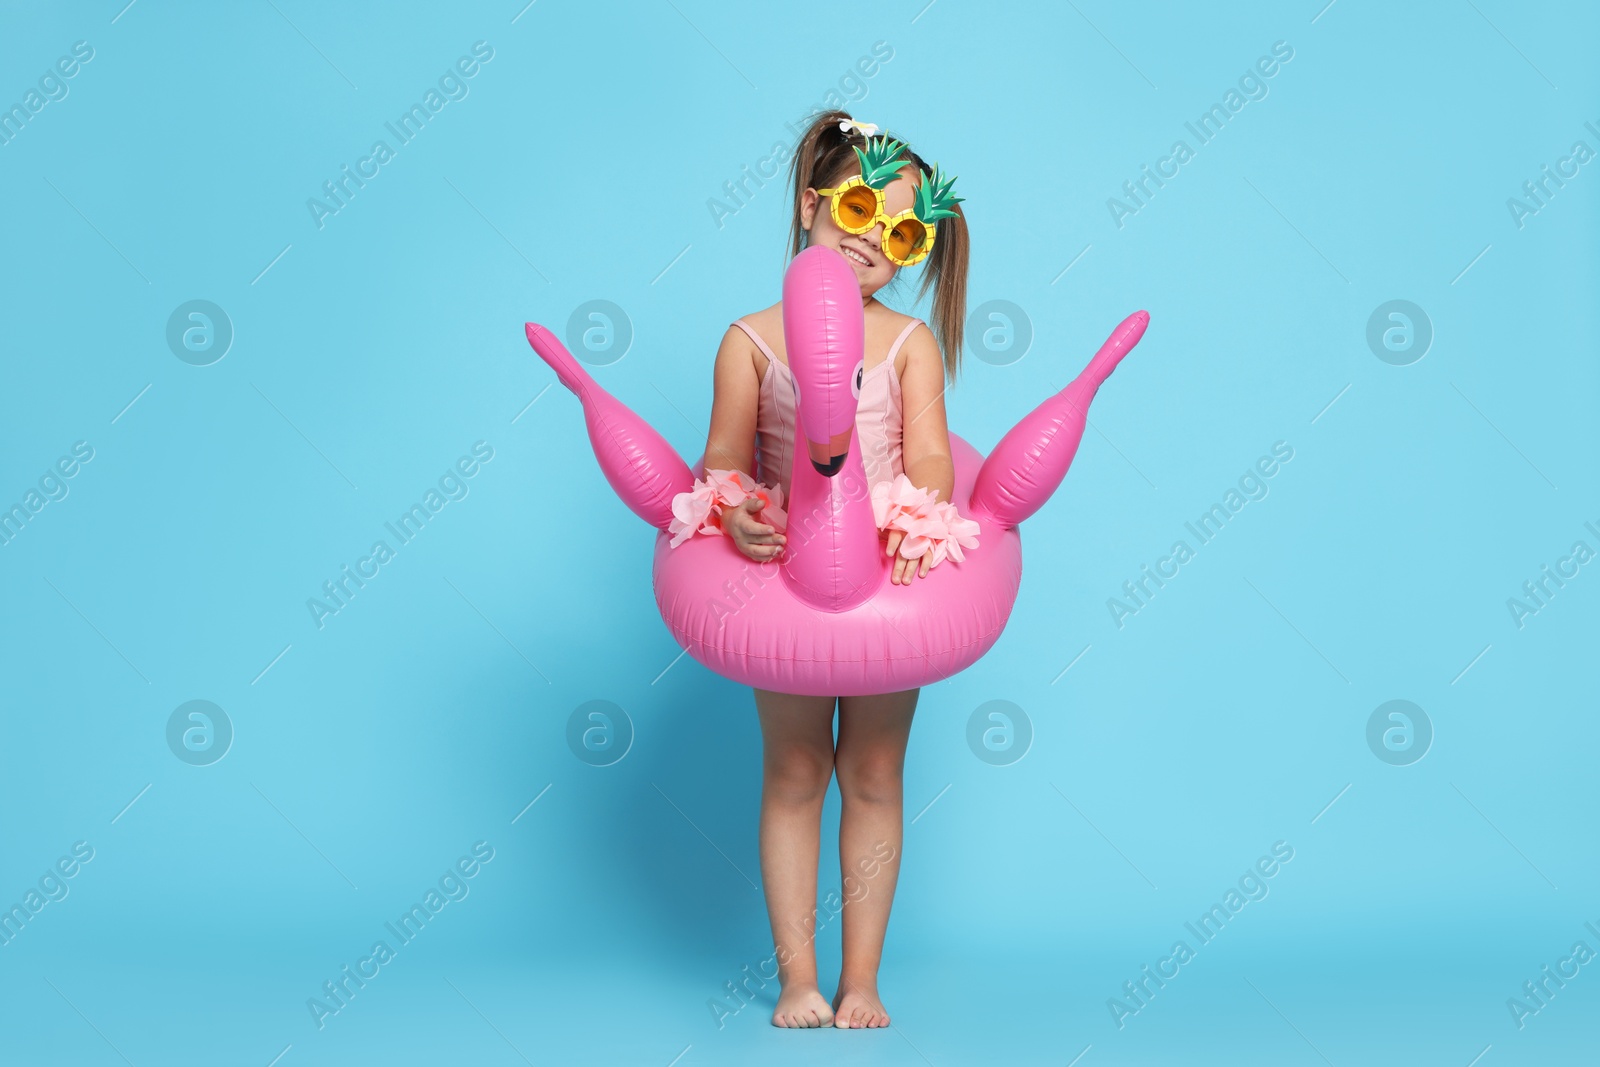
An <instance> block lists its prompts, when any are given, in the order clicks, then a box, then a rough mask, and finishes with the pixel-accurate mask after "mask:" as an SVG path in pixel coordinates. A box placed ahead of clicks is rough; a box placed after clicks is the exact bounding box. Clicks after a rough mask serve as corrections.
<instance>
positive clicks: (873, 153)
mask: <svg viewBox="0 0 1600 1067" xmlns="http://www.w3.org/2000/svg"><path fill="white" fill-rule="evenodd" d="M905 150H906V146H905V142H904V141H895V140H891V139H890V138H888V137H869V138H867V147H866V150H865V151H863V150H862V149H860V148H857V149H856V158H857V159H859V160H861V180H862V181H864V182H866V183H867V186H868V188H872V189H882V188H883V187H884V186H885V185H888V184H889V183H890V182H892V181H894V180H895V179H896V178H898V177H900V169H901V168H902V167H904V166H905V165H906V162H907V161H906V160H905V159H902V158H901V155H902V154H903V153H904V152H905Z"/></svg>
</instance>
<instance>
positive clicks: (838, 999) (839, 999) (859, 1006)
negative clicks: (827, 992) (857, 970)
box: [833, 978, 889, 1029]
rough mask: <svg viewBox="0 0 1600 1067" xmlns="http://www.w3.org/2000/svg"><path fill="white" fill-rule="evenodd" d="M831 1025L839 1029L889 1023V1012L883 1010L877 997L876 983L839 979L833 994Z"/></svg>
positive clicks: (881, 1003)
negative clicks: (837, 989) (835, 991)
mask: <svg viewBox="0 0 1600 1067" xmlns="http://www.w3.org/2000/svg"><path fill="white" fill-rule="evenodd" d="M833 1011H834V1020H833V1025H834V1026H837V1027H839V1028H840V1029H845V1028H850V1029H860V1028H862V1027H878V1026H888V1025H889V1013H888V1012H886V1011H884V1010H883V1002H882V1001H880V1000H879V999H878V987H877V984H876V983H871V984H869V983H864V982H854V981H846V980H845V979H843V978H841V979H839V991H838V992H837V993H835V994H834V995H833Z"/></svg>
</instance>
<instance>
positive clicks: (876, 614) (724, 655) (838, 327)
mask: <svg viewBox="0 0 1600 1067" xmlns="http://www.w3.org/2000/svg"><path fill="white" fill-rule="evenodd" d="M1149 321H1150V316H1149V315H1148V314H1146V313H1145V312H1143V311H1139V312H1135V313H1134V314H1132V315H1130V316H1128V318H1127V319H1125V320H1124V321H1123V322H1122V324H1121V325H1120V326H1118V327H1117V328H1116V330H1115V331H1113V332H1112V334H1111V337H1110V338H1109V339H1108V340H1107V341H1106V343H1105V344H1104V345H1103V346H1102V347H1101V349H1100V351H1099V352H1098V353H1096V354H1095V356H1094V358H1093V359H1091V360H1090V361H1089V365H1088V366H1087V367H1086V368H1085V369H1084V371H1083V372H1082V373H1081V374H1080V375H1078V377H1077V378H1076V379H1074V380H1073V381H1072V382H1071V384H1069V385H1068V386H1067V387H1066V388H1065V389H1063V390H1061V392H1059V393H1057V394H1055V395H1054V396H1052V397H1050V398H1049V399H1048V400H1046V401H1045V402H1044V403H1043V404H1040V405H1039V407H1037V408H1036V409H1034V411H1033V412H1032V413H1031V414H1029V415H1028V416H1026V417H1025V418H1023V419H1022V421H1021V422H1019V423H1017V424H1016V426H1014V427H1012V429H1011V430H1010V431H1009V432H1008V433H1007V434H1006V435H1005V436H1004V437H1003V438H1002V439H1001V441H1000V443H999V444H998V445H996V446H995V448H994V451H993V452H992V453H991V454H990V456H989V458H988V459H987V460H985V459H984V458H983V456H982V455H980V454H979V452H978V451H977V450H976V449H975V448H973V447H972V446H971V445H970V444H968V443H967V442H966V441H964V440H962V439H961V438H960V437H958V436H957V435H955V434H953V433H952V434H951V435H950V451H951V457H952V459H953V460H954V465H955V491H954V493H953V494H952V500H953V502H954V503H955V505H956V507H957V509H958V510H959V511H960V513H961V514H962V515H963V516H966V517H967V518H970V519H973V520H976V521H977V523H978V524H979V527H980V547H977V548H972V549H968V550H967V552H966V554H965V558H964V559H963V560H962V561H961V562H959V563H955V562H948V561H947V562H946V563H945V564H944V565H941V566H939V567H935V568H933V569H931V570H930V571H929V572H928V574H927V575H926V576H924V577H921V578H917V579H915V580H914V581H912V583H911V584H910V585H895V584H893V583H892V582H890V581H889V573H890V570H891V569H892V567H893V564H894V561H893V560H892V559H890V558H889V557H888V556H887V555H886V554H885V553H884V551H883V547H882V544H881V542H880V541H879V539H878V528H877V526H876V524H875V522H874V518H873V512H872V501H871V497H870V494H869V492H868V485H867V479H866V474H865V470H864V468H863V466H862V462H861V453H860V442H859V437H858V435H857V434H856V433H855V432H854V429H855V415H856V398H855V395H854V394H853V391H852V388H851V382H852V379H853V378H854V377H855V369H856V366H857V364H859V363H860V362H861V359H862V339H863V335H864V321H863V312H862V305H861V290H860V284H859V282H858V281H857V280H856V277H855V272H854V270H853V269H852V268H851V266H850V264H849V262H848V261H846V260H845V258H844V257H843V256H841V255H840V254H839V253H838V252H836V251H834V250H833V249H830V248H826V247H823V246H814V247H812V248H808V249H806V250H805V251H804V252H802V253H800V254H799V255H798V256H796V257H795V259H794V261H793V263H791V264H790V266H789V269H788V271H787V273H786V274H785V275H784V283H783V335H784V342H785V345H786V346H787V349H788V361H789V369H790V371H791V373H792V375H793V377H794V379H795V382H796V384H797V386H798V389H797V393H798V397H797V400H798V405H797V406H798V414H797V417H796V432H797V433H799V434H802V435H803V436H804V437H805V442H806V447H804V448H801V447H796V448H795V449H794V469H793V474H792V477H791V479H790V495H789V500H788V501H787V502H786V506H787V509H788V527H787V530H786V533H787V537H788V541H787V545H786V547H785V551H784V552H783V553H782V554H781V555H780V556H779V557H778V559H776V560H772V561H766V562H760V563H758V562H755V561H753V560H751V559H749V558H748V557H747V556H745V555H743V554H742V553H741V552H739V550H738V549H737V548H735V547H734V544H733V541H732V540H731V539H730V538H728V537H724V536H695V537H691V538H689V539H688V540H687V541H685V542H683V543H682V544H680V545H678V546H677V547H676V548H674V547H672V546H670V545H669V543H668V533H667V531H668V527H669V525H670V523H671V522H672V500H673V497H675V496H677V495H678V494H679V493H681V492H684V491H686V490H688V489H689V488H690V486H691V485H692V484H693V483H694V481H695V480H696V478H697V477H700V476H701V475H703V473H704V459H703V458H702V459H701V461H700V462H699V463H697V464H696V465H695V468H694V469H693V470H692V471H691V470H690V468H689V467H688V465H686V464H685V463H684V461H683V459H682V458H681V457H680V456H679V455H678V454H677V452H676V451H674V450H673V448H672V446H671V445H669V444H668V443H667V442H666V440H665V439H663V438H662V437H661V435H660V434H658V433H656V431H655V430H654V429H652V428H651V427H650V425H649V424H648V423H646V422H645V421H644V420H643V419H641V418H639V417H638V416H637V415H635V414H634V413H633V412H632V411H630V410H629V409H628V408H627V407H625V406H624V405H623V404H622V403H621V402H620V401H618V400H617V399H616V398H615V397H613V396H611V395H610V394H609V393H607V392H606V391H605V390H604V389H602V388H600V386H599V385H597V384H596V383H595V381H594V379H593V378H591V377H590V376H589V374H588V372H587V371H585V370H584V369H583V367H582V366H581V365H580V364H579V363H578V361H577V360H575V359H574V358H573V357H572V355H571V353H569V352H568V351H567V349H566V347H565V346H563V345H562V343H561V342H560V341H559V340H558V339H557V338H556V336H555V335H554V334H552V333H551V332H550V331H549V330H547V329H545V328H544V327H543V326H539V325H537V324H535V323H528V324H527V334H528V341H529V343H530V344H531V345H532V346H533V349H534V351H535V352H537V353H538V354H539V355H540V357H542V358H543V359H544V361H545V362H546V363H548V364H549V365H550V367H551V369H552V370H554V371H555V372H556V376H557V377H558V378H559V379H560V380H561V383H562V384H563V385H565V386H566V387H567V388H568V389H570V390H571V391H572V392H573V393H574V394H575V395H576V396H577V397H578V399H579V401H581V402H582V404H583V412H584V421H585V423H586V425H587V428H588V433H589V442H590V444H591V445H592V447H593V449H594V453H595V457H596V459H597V460H598V461H599V463H600V469H601V471H602V472H603V473H604V474H605V477H606V480H607V481H609V482H610V483H611V487H612V489H613V490H615V491H616V493H617V495H618V496H619V497H620V498H621V499H622V501H623V503H625V504H626V505H627V506H628V507H629V508H630V509H631V510H632V511H633V512H634V513H635V514H636V515H638V516H639V517H640V518H642V519H644V520H645V522H647V523H649V524H650V525H652V526H654V527H656V529H657V530H658V531H660V532H659V534H658V535H657V537H656V547H655V565H654V581H655V594H656V605H657V606H658V607H659V608H660V609H661V617H662V619H663V620H664V621H665V622H666V624H667V628H668V629H669V630H671V632H672V636H673V637H674V638H675V639H676V640H677V642H678V643H679V644H680V645H681V646H682V647H683V648H684V649H685V650H686V651H688V653H689V654H690V655H691V656H693V657H694V658H695V659H696V660H698V661H699V662H700V663H702V664H704V665H705V666H706V667H709V668H710V669H711V670H713V671H716V672H717V673H718V674H721V675H724V676H725V677H727V678H730V679H732V680H734V681H736V682H740V683H742V684H744V685H750V686H755V687H758V688H761V689H768V690H772V691H775V692H781V693H794V694H799V695H808V696H861V695H867V694H872V693H891V692H898V691H900V690H904V689H913V688H917V687H919V686H924V685H928V684H929V683H932V682H937V681H941V680H943V679H945V678H948V677H950V676H951V675H953V674H955V673H957V672H959V671H961V670H964V669H965V668H967V667H969V666H971V665H972V664H973V663H975V662H976V661H977V660H978V658H979V657H981V656H982V655H983V654H984V653H985V652H987V651H988V650H989V649H990V647H992V646H993V645H994V643H995V641H997V640H998V639H999V637H1000V632H1001V631H1002V630H1003V629H1004V628H1005V624H1006V620H1007V619H1008V618H1009V617H1010V615H1011V609H1012V606H1013V605H1014V604H1015V603H1016V598H1017V588H1018V586H1019V584H1020V582H1021V578H1022V540H1021V537H1020V535H1019V533H1018V530H1017V526H1018V524H1020V523H1021V522H1022V521H1023V520H1024V519H1026V518H1027V517H1028V516H1030V515H1032V514H1033V513H1034V512H1035V511H1037V510H1038V509H1039V508H1040V507H1042V506H1043V505H1044V503H1045V501H1047V500H1049V499H1050V495H1051V494H1052V493H1054V492H1055V490H1056V487H1057V486H1059V485H1060V484H1061V480H1062V478H1064V477H1065V476H1066V473H1067V468H1068V467H1069V466H1070V465H1071V464H1072V459H1073V456H1074V455H1075V454H1076V452H1077V449H1078V442H1079V441H1080V439H1081V438H1082V437H1083V429H1084V425H1085V423H1086V421H1087V415H1088V408H1089V402H1090V401H1091V400H1093V399H1094V395H1095V392H1096V390H1098V389H1099V387H1100V383H1101V382H1103V381H1105V379H1106V377H1107V376H1109V375H1110V373H1111V372H1112V370H1114V369H1115V368H1116V366H1117V363H1118V362H1119V361H1120V360H1121V359H1122V357H1123V356H1125V355H1127V353H1128V352H1129V351H1130V350H1132V348H1133V346H1134V345H1136V344H1137V343H1138V342H1139V338H1140V337H1142V336H1143V335H1144V331H1145V327H1146V325H1147V324H1148V323H1149ZM840 449H845V451H842V452H841V451H840Z"/></svg>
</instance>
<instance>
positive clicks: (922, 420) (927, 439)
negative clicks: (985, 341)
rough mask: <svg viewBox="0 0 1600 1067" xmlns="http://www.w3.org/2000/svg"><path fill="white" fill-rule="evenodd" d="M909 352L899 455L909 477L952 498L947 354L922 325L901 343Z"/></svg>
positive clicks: (902, 385)
mask: <svg viewBox="0 0 1600 1067" xmlns="http://www.w3.org/2000/svg"><path fill="white" fill-rule="evenodd" d="M901 348H902V350H903V351H904V352H905V353H906V369H905V373H904V374H902V375H901V376H900V401H901V417H902V418H903V420H904V422H903V424H902V426H901V442H900V448H901V461H902V462H903V463H904V464H905V470H906V477H907V478H909V479H911V482H912V484H913V485H916V486H917V487H918V488H921V489H937V490H938V491H939V499H940V500H949V499H950V494H951V493H952V492H954V491H955V487H956V469H955V464H954V463H953V462H952V461H951V459H950V428H949V426H948V425H946V423H945V415H944V388H945V386H944V359H943V357H941V356H940V354H939V342H938V341H936V340H934V337H933V331H932V330H930V329H928V328H927V327H926V326H919V327H917V328H916V329H915V330H913V331H912V332H911V336H910V337H907V338H906V342H905V344H904V345H902V346H901Z"/></svg>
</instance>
